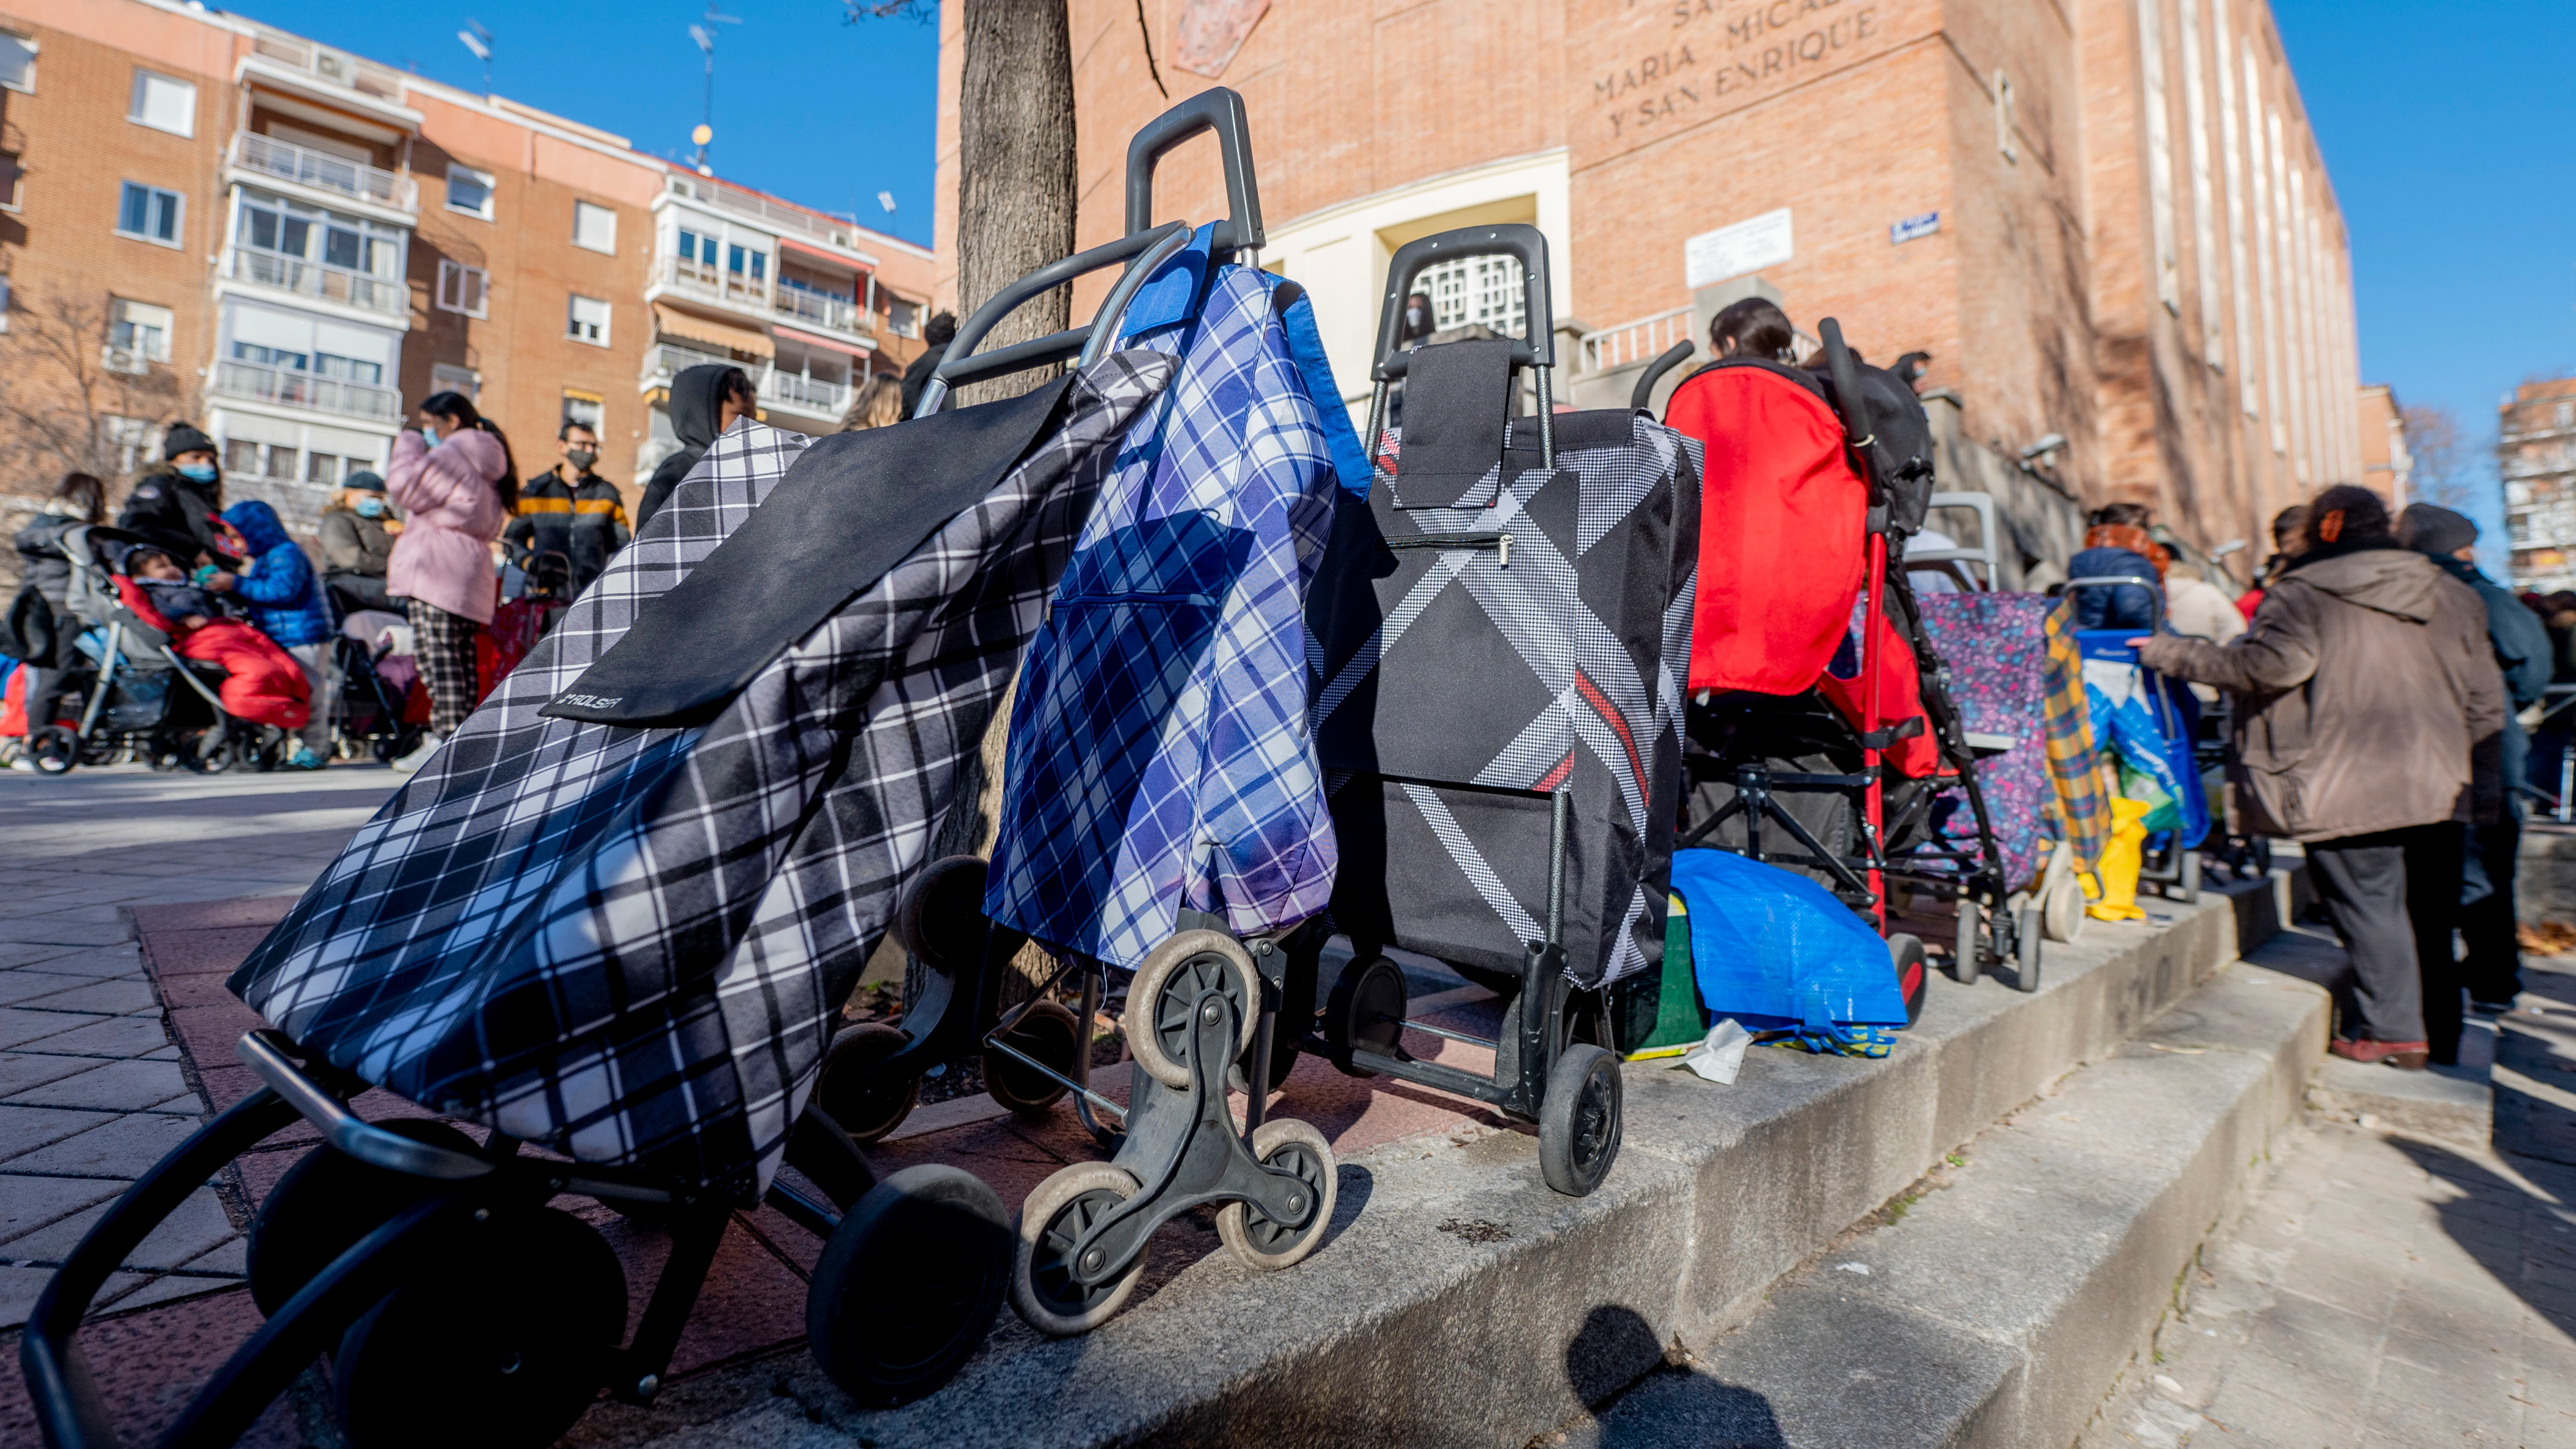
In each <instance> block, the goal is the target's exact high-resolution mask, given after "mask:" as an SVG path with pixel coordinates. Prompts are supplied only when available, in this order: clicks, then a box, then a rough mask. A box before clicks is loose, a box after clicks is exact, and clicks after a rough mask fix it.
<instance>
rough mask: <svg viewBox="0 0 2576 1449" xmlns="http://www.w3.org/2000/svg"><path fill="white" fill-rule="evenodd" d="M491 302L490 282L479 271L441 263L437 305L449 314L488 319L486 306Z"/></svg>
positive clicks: (477, 268) (482, 271)
mask: <svg viewBox="0 0 2576 1449" xmlns="http://www.w3.org/2000/svg"><path fill="white" fill-rule="evenodd" d="M490 301H491V278H490V277H489V275H488V274H486V273H485V272H484V270H483V269H482V268H481V267H469V266H466V265H465V264H463V263H461V262H451V261H445V260H441V261H440V262H439V264H438V305H439V306H440V307H442V308H445V309H446V310H448V311H450V312H462V313H464V314H465V315H466V316H468V317H484V316H489V315H490V312H489V310H488V307H487V305H486V304H488V303H489V302H490Z"/></svg>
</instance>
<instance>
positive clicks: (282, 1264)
mask: <svg viewBox="0 0 2576 1449" xmlns="http://www.w3.org/2000/svg"><path fill="white" fill-rule="evenodd" d="M376 1125H377V1126H379V1127H382V1128H384V1129H385V1130H386V1131H388V1132H391V1133H393V1134H394V1135H395V1136H397V1137H408V1138H410V1139H411V1140H412V1141H414V1142H427V1143H430V1144H431V1145H433V1146H437V1147H452V1148H455V1149H457V1150H458V1151H460V1152H480V1151H482V1150H483V1149H482V1148H480V1147H477V1146H476V1145H475V1143H474V1139H473V1138H471V1137H468V1136H466V1135H465V1134H464V1133H462V1132H460V1131H458V1130H456V1129H455V1128H454V1127H451V1126H449V1125H448V1124H446V1123H444V1122H431V1121H426V1120H423V1119H420V1118H400V1119H397V1120H395V1121H391V1122H379V1123H377V1124H376ZM437 1186H438V1184H437V1183H434V1182H432V1181H430V1180H429V1179H428V1178H425V1177H412V1176H409V1175H407V1174H405V1173H400V1172H390V1171H387V1170H386V1169H384V1168H381V1167H374V1166H370V1165H369V1164H367V1163H364V1162H360V1161H359V1160H358V1159H356V1158H354V1157H350V1156H348V1155H347V1154H345V1153H342V1152H340V1151H338V1150H336V1149H333V1148H329V1147H316V1148H314V1149H313V1150H312V1151H310V1152H307V1153H305V1154H304V1157H303V1159H302V1160H301V1161H299V1162H297V1163H296V1164H295V1165H294V1166H293V1167H290V1168H288V1169H286V1175H285V1176H284V1177H281V1178H279V1179H278V1180H277V1186H275V1187H272V1188H270V1189H269V1190H268V1196H267V1197H265V1198H263V1199H261V1201H260V1204H259V1211H257V1212H255V1213H253V1214H252V1215H251V1220H250V1241H249V1253H250V1264H249V1272H250V1298H251V1302H253V1303H256V1304H258V1305H259V1311H260V1312H262V1313H275V1312H276V1311H277V1310H278V1309H280V1308H282V1307H284V1306H285V1305H286V1300H288V1299H289V1298H292V1297H294V1296H295V1295H296V1294H297V1293H298V1292H299V1291H301V1290H302V1289H303V1287H304V1285H305V1284H307V1283H310V1282H312V1281H313V1277H314V1275H315V1274H317V1273H320V1272H321V1271H322V1270H323V1269H324V1268H327V1267H329V1266H331V1260H332V1259H334V1258H337V1257H339V1256H340V1255H341V1254H342V1253H345V1252H347V1251H348V1250H349V1249H350V1248H351V1247H353V1246H355V1245H356V1243H357V1241H358V1240H359V1239H360V1238H363V1237H365V1236H366V1235H367V1234H369V1233H372V1232H374V1231H375V1230H376V1229H378V1228H380V1227H383V1226H384V1225H385V1224H386V1223H388V1222H390V1221H392V1219H393V1216H394V1214H396V1213H398V1212H401V1211H402V1210H403V1209H404V1208H407V1207H409V1206H411V1205H412V1204H413V1203H415V1202H418V1201H419V1200H420V1199H421V1198H422V1197H423V1196H425V1195H426V1194H428V1193H429V1192H431V1191H432V1190H433V1189H435V1188H436V1187H437Z"/></svg>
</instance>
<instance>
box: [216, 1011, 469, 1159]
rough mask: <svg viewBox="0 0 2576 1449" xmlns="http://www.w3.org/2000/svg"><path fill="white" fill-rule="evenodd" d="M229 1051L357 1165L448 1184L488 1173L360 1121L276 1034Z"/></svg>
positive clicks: (462, 1155)
mask: <svg viewBox="0 0 2576 1449" xmlns="http://www.w3.org/2000/svg"><path fill="white" fill-rule="evenodd" d="M233 1050H234V1052H235V1053H236V1054H237V1055H239V1056H240V1057H241V1059H242V1061H243V1062H244V1063H245V1064H247V1065H248V1066H249V1067H250V1069H251V1070H252V1071H253V1072H255V1073H257V1074H258V1076H259V1079H260V1080H261V1081H262V1082H264V1083H266V1084H267V1085H268V1087H269V1090H271V1091H273V1092H275V1093H277V1095H278V1096H280V1097H283V1098H285V1099H286V1104H287V1105H288V1106H290V1107H293V1108H294V1109H295V1110H296V1111H297V1112H298V1113H300V1114H302V1115H303V1117H304V1120H305V1121H307V1122H310V1123H312V1124H313V1125H314V1126H315V1127H317V1128H320V1129H321V1132H322V1136H323V1139H324V1140H325V1141H328V1142H329V1143H330V1144H331V1145H332V1146H333V1147H335V1148H338V1149H339V1150H340V1151H342V1152H344V1153H347V1154H348V1155H349V1156H351V1157H354V1158H356V1159H358V1160H359V1161H360V1162H365V1163H370V1164H372V1165H374V1166H377V1167H381V1168H385V1169H387V1170H388V1171H392V1172H400V1173H404V1174H407V1175H409V1176H412V1177H428V1178H437V1179H441V1180H445V1181H451V1182H455V1181H464V1180H468V1179H471V1178H477V1177H485V1176H489V1175H490V1174H491V1172H492V1162H491V1160H490V1159H488V1158H483V1157H477V1156H475V1155H473V1154H472V1153H469V1152H458V1151H455V1150H453V1149H451V1148H446V1147H440V1146H438V1145H436V1144H435V1143H429V1142H415V1141H413V1140H412V1139H411V1138H408V1137H404V1136H401V1135H400V1134H398V1133H393V1132H388V1131H386V1130H385V1129H384V1128H382V1127H379V1126H377V1125H375V1124H374V1123H372V1122H369V1121H366V1120H364V1119H363V1118H361V1117H359V1116H358V1114H357V1113H355V1112H352V1111H350V1110H349V1105H348V1103H346V1102H343V1101H341V1100H340V1099H339V1097H338V1096H336V1095H334V1094H333V1093H332V1092H331V1091H330V1090H329V1089H328V1088H326V1087H324V1086H323V1085H322V1084H321V1083H319V1082H316V1081H314V1080H313V1079H312V1078H311V1077H308V1076H306V1075H305V1074H304V1073H302V1072H300V1071H298V1070H296V1068H295V1064H294V1063H293V1062H292V1061H289V1060H288V1059H287V1053H288V1051H289V1050H291V1046H290V1044H289V1043H288V1042H287V1039H286V1038H285V1037H284V1036H283V1035H281V1034H280V1033H278V1032H276V1031H267V1030H263V1031H251V1032H245V1033H243V1034H242V1039H241V1040H240V1041H239V1042H237V1043H235V1044H234V1046H233Z"/></svg>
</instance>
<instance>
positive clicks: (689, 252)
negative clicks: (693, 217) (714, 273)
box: [680, 231, 716, 267]
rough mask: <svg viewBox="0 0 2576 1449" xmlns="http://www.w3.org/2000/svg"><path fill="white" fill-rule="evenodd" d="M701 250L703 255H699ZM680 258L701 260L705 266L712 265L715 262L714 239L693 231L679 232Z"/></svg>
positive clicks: (682, 259) (687, 260)
mask: <svg viewBox="0 0 2576 1449" xmlns="http://www.w3.org/2000/svg"><path fill="white" fill-rule="evenodd" d="M702 251H703V252H704V253H705V255H704V256H700V253H701V252H702ZM680 260H681V261H684V262H702V263H703V264H704V265H706V266H710V267H712V266H714V265H715V264H716V239H715V238H714V237H711V236H710V237H701V236H699V235H698V234H697V233H696V232H693V231H682V232H681V233H680Z"/></svg>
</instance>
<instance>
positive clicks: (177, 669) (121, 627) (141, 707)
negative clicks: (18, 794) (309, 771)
mask: <svg viewBox="0 0 2576 1449" xmlns="http://www.w3.org/2000/svg"><path fill="white" fill-rule="evenodd" d="M143 543H144V539H143V538H141V537H140V536H139V535H136V534H131V533H121V532H119V531H117V530H115V529H112V528H100V527H88V528H74V529H69V530H67V531H65V532H64V534H63V537H62V542H61V545H60V546H61V548H62V552H63V556H64V557H65V558H67V559H69V560H71V564H72V573H71V587H70V590H69V593H68V595H67V597H66V599H65V604H66V606H67V611H68V614H69V617H68V618H60V619H57V620H56V626H57V628H59V629H62V630H63V632H64V633H65V634H67V635H69V636H70V637H68V638H65V639H62V640H60V641H59V642H58V647H57V649H56V655H55V657H56V659H57V660H58V661H60V662H62V663H64V664H65V665H67V666H68V667H67V668H66V670H65V675H66V678H65V679H64V681H63V685H62V694H61V695H60V696H59V698H60V699H61V700H63V701H65V702H72V701H77V706H76V707H77V711H78V713H77V715H76V719H77V723H75V724H72V725H68V726H66V725H63V724H61V723H59V722H47V723H45V724H42V725H39V724H38V723H37V722H36V721H35V720H33V719H30V720H29V721H28V722H27V747H26V748H27V758H28V759H29V760H30V761H31V762H32V763H33V764H34V765H35V766H36V769H37V771H38V772H39V773H42V774H47V775H60V774H64V773H66V772H68V771H69V770H71V769H72V767H73V766H75V765H106V764H112V763H115V762H116V761H117V760H119V759H121V758H124V759H134V758H139V759H142V760H144V761H146V762H147V763H149V764H150V765H151V766H152V767H153V768H154V769H156V770H169V769H176V768H179V767H181V766H185V767H186V768H188V769H190V770H194V771H197V772H198V773H200V774H208V775H217V774H222V773H223V772H224V771H226V770H230V769H234V768H236V767H242V766H247V767H250V768H253V769H262V770H265V769H270V768H273V767H274V766H275V765H276V764H277V763H278V761H279V760H280V759H281V758H283V755H284V753H285V752H286V751H287V750H288V749H290V748H291V744H292V737H291V736H289V735H288V734H287V733H286V732H285V731H283V730H278V729H274V728H272V727H269V726H266V725H259V724H254V723H251V722H250V721H247V720H242V719H237V718H235V717H234V716H232V715H231V714H229V713H227V712H226V711H225V709H224V704H223V699H222V697H221V696H220V695H219V694H218V693H217V692H216V691H217V690H219V689H221V688H222V686H223V683H224V679H225V673H224V670H223V669H222V668H221V667H220V666H218V665H214V664H209V663H205V662H203V661H199V660H190V659H184V658H181V657H180V655H179V651H178V649H177V648H176V647H175V646H174V645H173V644H172V643H171V636H170V631H169V628H168V625H169V621H168V620H166V619H163V618H161V617H160V616H159V615H158V614H155V613H152V612H151V610H150V606H149V605H148V604H143V603H142V602H141V599H140V596H139V594H135V593H131V592H129V591H130V590H132V588H133V586H132V585H131V584H130V583H128V582H126V581H124V580H122V579H120V578H119V577H118V575H119V574H121V573H122V572H123V562H124V559H125V555H126V553H127V551H128V550H130V549H132V548H134V547H136V546H137V545H141V544H143Z"/></svg>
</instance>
